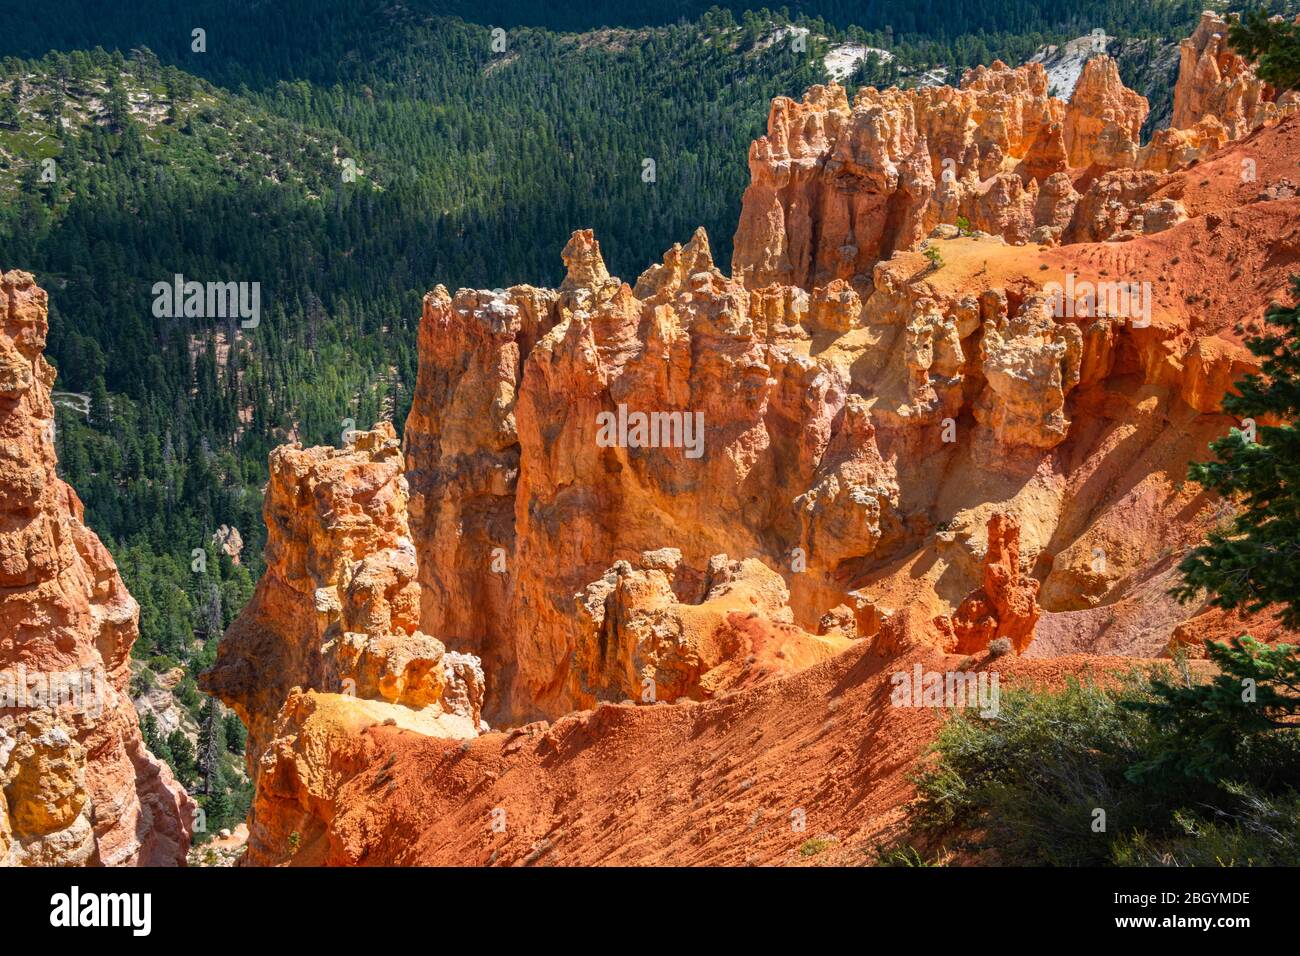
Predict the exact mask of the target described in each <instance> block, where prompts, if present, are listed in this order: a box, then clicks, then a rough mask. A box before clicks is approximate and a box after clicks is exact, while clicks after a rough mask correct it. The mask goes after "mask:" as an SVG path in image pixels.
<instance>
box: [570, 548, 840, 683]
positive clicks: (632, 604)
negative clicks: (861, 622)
mask: <svg viewBox="0 0 1300 956" xmlns="http://www.w3.org/2000/svg"><path fill="white" fill-rule="evenodd" d="M680 564H681V553H680V552H679V551H677V549H675V548H664V549H661V550H659V551H654V552H647V553H645V554H643V555H641V557H640V559H639V560H638V562H637V565H638V566H636V567H634V566H633V565H632V564H631V563H629V562H627V561H619V562H617V563H615V565H614V566H613V567H612V568H610V569H609V570H608V571H607V572H606V573H605V574H604V575H603V576H602V577H601V578H600V579H599V580H596V581H593V582H592V583H591V584H589V585H588V586H587V587H586V588H585V589H583V591H582V592H581V593H579V594H578V595H576V597H575V600H576V601H577V604H578V617H579V622H580V628H581V630H580V634H579V636H578V640H577V646H576V648H575V652H574V670H573V678H574V679H575V681H576V686H575V687H574V688H573V690H572V691H571V693H572V695H573V698H574V700H575V701H576V702H578V703H579V705H585V706H593V705H594V704H595V702H596V694H595V693H591V692H589V691H587V688H594V689H596V690H597V692H601V693H602V694H608V693H609V692H610V691H620V690H621V691H622V692H623V694H624V695H625V697H626V698H628V699H631V700H635V701H640V702H643V703H654V702H656V701H659V700H663V701H666V702H673V701H677V700H683V699H697V700H700V699H706V698H708V697H711V696H713V695H715V694H718V693H720V692H722V691H724V690H730V689H733V688H736V687H741V686H745V685H748V684H752V683H757V682H759V681H761V680H764V679H767V678H769V677H772V676H776V675H780V674H792V673H796V672H797V671H800V670H803V669H804V668H805V667H807V666H809V665H810V664H814V663H816V662H818V661H821V660H825V659H826V658H828V657H832V656H834V655H835V654H837V653H839V652H840V651H842V650H844V649H845V648H847V647H848V645H849V641H850V638H851V637H853V636H856V635H848V636H845V635H844V634H842V633H840V632H839V631H836V632H835V633H833V634H831V635H829V636H819V635H814V634H809V633H807V632H805V631H803V630H802V629H800V628H798V627H795V626H794V624H793V615H792V614H791V611H790V608H789V606H788V604H789V599H790V595H789V591H788V590H787V589H786V586H785V582H784V581H783V580H782V579H781V576H780V575H779V574H777V573H776V572H775V571H773V570H771V569H770V568H768V567H767V566H766V565H764V564H763V563H762V562H761V561H757V560H753V559H750V560H747V561H731V560H729V559H728V558H727V556H726V555H725V554H721V555H714V556H713V557H712V558H711V559H710V561H709V565H708V573H707V577H706V579H705V582H704V586H705V594H704V596H703V599H702V600H701V601H698V602H691V601H687V602H683V601H681V600H680V599H679V597H678V595H677V594H676V592H675V591H674V590H673V585H674V579H675V576H676V572H677V570H678V568H679V567H680Z"/></svg>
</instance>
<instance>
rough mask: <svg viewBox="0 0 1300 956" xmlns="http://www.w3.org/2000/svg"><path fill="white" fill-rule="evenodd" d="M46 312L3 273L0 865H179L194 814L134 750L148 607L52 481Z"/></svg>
mask: <svg viewBox="0 0 1300 956" xmlns="http://www.w3.org/2000/svg"><path fill="white" fill-rule="evenodd" d="M46 312H47V310H46V296H45V292H44V291H43V290H42V289H40V288H38V287H37V286H36V284H35V281H34V280H33V278H32V277H31V276H30V275H28V274H27V273H25V272H9V273H5V274H3V275H0V437H3V442H2V443H0V449H2V450H0V864H10V865H40V866H55V865H58V866H68V865H73V866H76V865H100V864H102V865H105V866H137V865H141V866H179V865H182V864H183V863H184V860H185V853H186V850H188V848H189V842H190V828H191V826H192V825H193V814H194V810H195V806H194V803H193V801H192V800H190V798H189V796H188V795H187V794H186V793H185V791H184V790H183V789H182V788H181V787H180V785H179V784H177V783H176V781H175V780H174V779H173V778H172V774H171V771H170V770H169V769H168V768H167V766H166V765H165V764H163V763H161V762H160V761H157V760H155V759H154V758H153V756H152V755H150V754H149V752H148V751H147V750H146V749H145V747H144V743H143V742H142V741H141V738H140V727H139V724H138V722H137V720H136V714H135V710H134V708H133V707H132V705H131V700H130V698H129V697H128V696H127V684H128V681H129V679H130V671H129V667H128V658H129V654H130V651H131V645H132V644H133V643H135V640H136V638H137V637H138V636H139V625H138V620H137V619H138V611H139V609H138V607H137V605H136V602H135V600H134V599H133V598H132V597H131V595H130V594H128V593H127V591H126V588H125V587H124V586H123V584H122V579H121V578H120V577H119V576H118V573H117V568H116V567H115V566H114V564H113V559H112V557H111V556H110V555H109V553H108V551H107V550H106V549H105V548H104V546H103V545H102V544H101V543H100V541H99V539H98V538H97V537H96V536H95V534H94V533H93V532H92V531H90V530H89V529H88V528H87V527H86V526H85V523H84V520H83V514H82V505H81V502H80V500H79V499H78V498H77V495H76V493H75V492H74V491H73V490H72V489H71V488H70V487H68V485H66V484H64V482H62V481H60V480H59V478H58V476H57V474H56V472H55V455H54V443H53V431H52V429H53V422H54V407H53V405H52V404H51V402H50V387H51V385H52V384H53V382H54V369H53V368H52V367H51V366H50V365H49V363H47V362H46V361H45V358H44V356H43V355H42V354H41V353H42V350H43V349H44V347H45V336H46V332H47V331H48V322H47V318H46ZM51 691H52V692H53V694H55V695H60V696H59V697H58V699H49V698H47V697H42V696H41V695H42V693H45V694H49V693H50V692H51Z"/></svg>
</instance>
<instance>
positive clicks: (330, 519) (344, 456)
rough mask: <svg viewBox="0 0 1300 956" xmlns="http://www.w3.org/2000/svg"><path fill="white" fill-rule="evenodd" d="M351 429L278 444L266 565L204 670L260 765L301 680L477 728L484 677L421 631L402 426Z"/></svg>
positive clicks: (452, 725) (470, 730) (459, 727)
mask: <svg viewBox="0 0 1300 956" xmlns="http://www.w3.org/2000/svg"><path fill="white" fill-rule="evenodd" d="M348 437H349V442H348V444H347V446H346V447H344V448H341V449H340V448H308V449H303V448H301V447H298V446H285V447H281V448H278V449H276V450H275V451H274V452H272V454H271V481H270V484H269V485H268V487H267V492H266V499H265V505H264V510H265V514H266V518H267V529H268V532H269V533H268V537H267V547H266V563H267V570H266V573H265V574H264V575H263V576H262V579H261V581H259V582H258V587H257V591H256V592H255V593H254V595H253V599H252V601H250V602H249V604H248V606H247V607H246V608H245V609H244V611H243V612H242V613H241V614H240V616H239V617H238V618H237V619H236V620H235V621H234V623H232V624H231V626H230V628H229V629H228V630H227V631H226V634H225V637H224V638H223V640H222V642H221V645H220V647H219V649H218V654H217V660H216V663H215V664H214V665H213V666H212V667H211V668H210V669H209V670H208V671H206V672H204V673H203V674H202V675H201V677H200V683H201V686H203V688H204V689H205V690H207V691H209V692H210V693H213V694H215V695H217V696H218V697H220V698H221V699H222V700H223V701H224V702H225V703H226V704H227V705H229V706H230V707H232V708H234V709H235V711H236V713H238V714H239V716H240V718H241V719H242V720H243V721H244V723H245V724H246V725H247V727H248V730H249V751H248V752H249V765H250V769H254V770H256V768H257V766H258V759H259V757H260V756H261V755H262V753H263V751H264V750H265V748H266V747H267V745H268V743H269V742H270V740H271V739H272V736H273V732H274V727H275V725H276V722H277V719H278V714H279V711H280V709H281V706H282V705H283V704H284V702H285V700H286V699H287V698H288V696H289V693H290V691H291V690H292V689H294V688H299V689H310V690H316V691H321V692H326V693H335V694H343V695H347V696H351V697H359V698H363V699H366V700H373V701H378V702H384V703H386V704H390V705H400V706H402V707H405V708H409V709H412V710H417V711H422V710H425V709H426V708H428V709H429V711H430V713H429V714H428V715H426V716H428V717H429V718H430V719H433V720H443V721H444V722H445V723H446V724H447V726H448V728H449V731H455V732H456V733H464V734H468V735H470V736H472V735H474V734H475V733H477V732H478V729H479V721H480V715H479V712H478V710H477V709H475V707H474V702H481V700H482V686H481V681H482V674H481V672H480V671H476V670H475V669H474V668H473V667H466V666H460V665H458V661H457V659H452V660H445V659H444V658H445V651H446V649H445V647H444V646H443V644H442V642H441V641H439V640H437V639H436V638H433V637H431V636H429V635H428V634H425V633H423V632H421V631H420V630H419V616H420V587H419V584H418V582H417V580H416V577H417V572H416V552H415V546H414V544H413V543H412V541H411V537H410V530H409V526H408V517H407V486H406V478H405V477H404V476H403V474H402V458H401V450H400V448H399V447H398V442H397V439H396V437H395V433H394V431H393V427H392V425H391V424H388V423H387V422H381V423H380V424H379V425H377V426H376V427H375V429H374V430H373V431H368V432H354V433H352V434H350V435H349V436H348ZM467 681H468V682H469V683H471V684H472V683H474V682H475V681H477V682H478V686H477V687H473V686H470V687H467V686H464V685H465V683H466V682H467ZM444 698H445V699H444Z"/></svg>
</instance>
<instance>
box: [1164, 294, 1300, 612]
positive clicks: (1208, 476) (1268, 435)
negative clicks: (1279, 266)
mask: <svg viewBox="0 0 1300 956" xmlns="http://www.w3.org/2000/svg"><path fill="white" fill-rule="evenodd" d="M1292 283H1293V294H1294V295H1295V297H1296V299H1297V302H1296V303H1293V304H1292V305H1291V306H1290V307H1287V306H1284V305H1274V306H1272V307H1271V308H1270V309H1269V310H1268V312H1267V313H1266V314H1265V321H1266V323H1267V327H1266V328H1265V330H1264V331H1262V332H1261V333H1260V334H1258V335H1254V336H1252V337H1250V338H1249V339H1247V340H1246V346H1247V347H1248V348H1249V349H1250V350H1251V352H1253V353H1254V354H1255V355H1257V356H1259V358H1260V374H1258V375H1248V376H1246V377H1245V378H1244V379H1243V380H1242V381H1240V382H1238V383H1237V388H1238V390H1239V393H1240V394H1237V395H1228V396H1227V397H1225V398H1224V400H1223V407H1224V410H1225V411H1227V412H1229V413H1231V414H1233V415H1238V416H1240V417H1242V418H1243V419H1251V420H1252V421H1253V422H1255V427H1256V429H1257V434H1258V441H1250V440H1249V436H1248V434H1247V432H1246V431H1243V430H1241V429H1236V428H1234V429H1232V430H1231V431H1230V432H1229V434H1228V436H1227V437H1225V438H1220V439H1219V440H1218V441H1215V442H1212V443H1211V445H1210V448H1211V449H1212V450H1213V451H1214V453H1215V456H1216V457H1217V460H1216V461H1211V462H1205V463H1196V462H1193V463H1192V464H1191V465H1190V466H1189V467H1188V470H1187V476H1188V478H1189V479H1190V480H1192V481H1195V482H1197V483H1198V484H1201V485H1204V486H1205V487H1207V488H1212V489H1214V490H1215V491H1217V492H1219V493H1220V494H1222V495H1224V496H1225V497H1227V498H1229V499H1231V500H1232V501H1233V502H1234V503H1235V504H1236V505H1237V506H1238V511H1237V514H1236V516H1235V517H1234V518H1233V519H1232V521H1231V522H1230V523H1229V524H1228V525H1227V526H1226V527H1223V528H1218V529H1216V530H1214V531H1212V532H1211V533H1210V534H1209V535H1208V537H1207V539H1206V543H1205V544H1203V545H1201V546H1200V547H1198V548H1195V549H1193V550H1192V551H1191V552H1189V553H1188V555H1187V556H1186V557H1185V558H1184V559H1183V561H1182V562H1181V563H1180V564H1179V566H1178V568H1179V570H1180V571H1181V572H1182V575H1183V581H1182V583H1181V584H1180V585H1179V586H1178V587H1176V588H1175V589H1174V591H1173V593H1174V595H1175V596H1176V597H1177V598H1178V599H1179V600H1181V601H1184V602H1187V601H1191V600H1193V599H1195V598H1196V597H1198V596H1199V595H1200V594H1201V592H1202V591H1203V590H1208V591H1210V592H1212V596H1211V598H1210V603H1211V604H1213V605H1214V606H1215V607H1221V608H1226V609H1230V610H1243V611H1246V612H1254V611H1259V610H1262V609H1264V608H1266V607H1269V606H1271V605H1278V606H1279V607H1280V612H1279V618H1280V620H1281V621H1282V623H1283V624H1284V625H1285V626H1287V627H1289V628H1296V627H1300V560H1298V559H1300V428H1298V427H1297V425H1296V418H1297V415H1300V277H1295V278H1293V279H1292ZM1265 418H1269V419H1272V420H1275V421H1278V422H1280V424H1277V425H1263V424H1259V423H1258V420H1260V419H1265Z"/></svg>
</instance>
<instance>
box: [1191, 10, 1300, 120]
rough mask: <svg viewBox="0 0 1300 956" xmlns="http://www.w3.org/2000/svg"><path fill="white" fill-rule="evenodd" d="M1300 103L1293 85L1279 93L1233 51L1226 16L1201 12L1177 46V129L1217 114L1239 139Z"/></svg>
mask: <svg viewBox="0 0 1300 956" xmlns="http://www.w3.org/2000/svg"><path fill="white" fill-rule="evenodd" d="M1298 107H1300V96H1297V94H1296V92H1295V91H1294V90H1291V91H1286V92H1284V93H1282V94H1280V95H1279V91H1277V90H1275V89H1273V88H1272V87H1271V86H1269V85H1268V84H1267V83H1265V82H1264V81H1263V80H1261V79H1259V77H1257V76H1256V75H1255V69H1254V65H1253V64H1251V63H1249V62H1248V61H1246V60H1244V59H1243V58H1242V57H1240V56H1238V55H1237V54H1236V53H1234V52H1233V51H1232V49H1231V48H1230V47H1229V46H1228V22H1227V21H1226V20H1225V19H1224V18H1223V17H1221V16H1220V15H1219V14H1217V13H1213V12H1211V11H1208V10H1207V11H1206V12H1204V13H1202V14H1201V22H1200V23H1199V24H1198V25H1197V27H1196V31H1195V32H1194V33H1193V34H1192V35H1191V36H1190V37H1188V38H1187V39H1186V40H1184V41H1183V42H1182V43H1181V44H1180V46H1179V61H1178V82H1177V84H1176V85H1175V87H1174V115H1173V119H1172V121H1171V125H1172V126H1173V127H1174V128H1175V129H1181V130H1185V129H1192V128H1195V127H1197V126H1198V125H1200V124H1201V123H1202V122H1204V121H1205V120H1207V119H1213V120H1215V121H1217V122H1218V123H1219V124H1220V125H1221V126H1222V127H1223V129H1224V131H1225V132H1226V134H1227V137H1228V139H1230V140H1231V139H1240V138H1241V137H1243V136H1245V135H1246V134H1247V133H1249V132H1250V131H1251V130H1254V129H1257V128H1258V127H1260V126H1262V125H1263V124H1265V123H1271V122H1276V121H1277V120H1279V119H1281V118H1282V117H1283V116H1288V115H1290V114H1291V113H1294V112H1295V111H1296V109H1297V108H1298Z"/></svg>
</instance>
